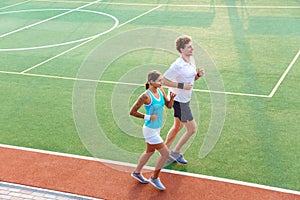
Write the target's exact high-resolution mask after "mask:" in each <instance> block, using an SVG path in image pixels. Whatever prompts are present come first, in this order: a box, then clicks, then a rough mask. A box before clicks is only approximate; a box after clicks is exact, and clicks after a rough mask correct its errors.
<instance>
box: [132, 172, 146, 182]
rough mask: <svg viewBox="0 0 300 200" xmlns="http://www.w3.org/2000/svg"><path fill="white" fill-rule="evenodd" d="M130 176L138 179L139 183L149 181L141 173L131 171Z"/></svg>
mask: <svg viewBox="0 0 300 200" xmlns="http://www.w3.org/2000/svg"><path fill="white" fill-rule="evenodd" d="M131 177H132V178H134V179H136V180H138V181H139V182H140V183H149V181H148V180H147V179H146V178H145V177H144V176H143V175H142V173H134V172H132V173H131Z"/></svg>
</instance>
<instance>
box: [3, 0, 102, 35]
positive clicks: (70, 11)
mask: <svg viewBox="0 0 300 200" xmlns="http://www.w3.org/2000/svg"><path fill="white" fill-rule="evenodd" d="M100 1H101V0H97V1H94V2H92V3H89V4H86V5H83V6H80V7H78V8H75V9H72V10H69V11H67V12H63V13H61V14H59V15H55V16H53V17H50V18H48V19H45V20H42V21H39V22H36V23H33V24H30V25H28V26H25V27H22V28H19V29H16V30H14V31H11V32H8V33H5V34H2V35H0V38H3V37H6V36H8V35H11V34H14V33H17V32H19V31H22V30H25V29H28V28H31V27H33V26H36V25H39V24H42V23H45V22H48V21H50V20H52V19H56V18H58V17H61V16H64V15H67V14H69V13H72V12H74V11H77V10H80V9H82V8H85V7H88V6H90V5H93V4H95V3H98V2H100Z"/></svg>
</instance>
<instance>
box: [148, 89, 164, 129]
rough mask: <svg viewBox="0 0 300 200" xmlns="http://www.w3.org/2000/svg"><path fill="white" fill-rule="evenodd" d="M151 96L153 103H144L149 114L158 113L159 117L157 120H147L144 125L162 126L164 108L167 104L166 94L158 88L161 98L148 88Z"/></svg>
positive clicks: (151, 126) (150, 126)
mask: <svg viewBox="0 0 300 200" xmlns="http://www.w3.org/2000/svg"><path fill="white" fill-rule="evenodd" d="M146 91H147V92H148V94H149V95H150V97H151V103H150V104H148V105H146V104H145V105H144V107H145V110H146V114H147V115H154V114H158V118H157V119H156V120H155V121H151V120H145V123H144V125H145V126H147V127H149V128H160V127H161V126H162V117H163V108H164V105H165V99H164V95H163V94H162V92H161V91H160V89H157V91H158V94H159V99H157V98H156V97H155V96H154V95H153V94H152V92H151V91H150V90H146Z"/></svg>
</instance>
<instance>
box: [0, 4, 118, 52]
mask: <svg viewBox="0 0 300 200" xmlns="http://www.w3.org/2000/svg"><path fill="white" fill-rule="evenodd" d="M53 10H55V11H57V10H59V11H66V10H71V9H31V10H18V11H8V12H1V13H0V15H2V14H10V13H24V12H41V11H53ZM77 11H78V12H88V13H93V14H98V15H104V16H107V17H110V18H112V19H113V20H114V21H115V24H114V26H113V27H112V28H110V29H108V30H106V31H104V32H102V33H99V34H96V35H93V36H89V37H86V38H81V39H79V40H73V41H69V42H63V43H59V44H50V45H45V46H36V47H22V48H13V49H0V51H5V52H6V51H25V50H36V49H44V48H52V47H58V46H63V45H68V44H74V43H79V42H83V41H86V40H89V39H91V38H93V37H95V36H100V35H104V34H106V33H108V32H110V31H112V30H113V29H115V28H116V27H117V25H119V20H118V19H117V18H116V17H114V16H112V15H109V14H107V13H103V12H97V11H92V10H84V9H81V10H77Z"/></svg>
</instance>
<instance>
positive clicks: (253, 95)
mask: <svg viewBox="0 0 300 200" xmlns="http://www.w3.org/2000/svg"><path fill="white" fill-rule="evenodd" d="M58 56H59V55H58ZM53 59H54V58H53ZM45 62H48V60H47V61H45ZM41 64H43V63H41ZM0 73H2V74H14V75H24V76H33V77H44V78H55V79H63V80H72V81H86V82H96V83H107V84H121V85H132V86H144V84H138V83H125V82H117V81H105V80H93V79H83V78H73V77H64V76H52V75H45V74H32V73H22V72H9V71H0ZM193 91H195V92H206V93H214V94H227V95H236V96H252V97H263V98H270V97H269V96H267V95H260V94H247V93H239V92H225V91H213V90H200V89H193Z"/></svg>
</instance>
